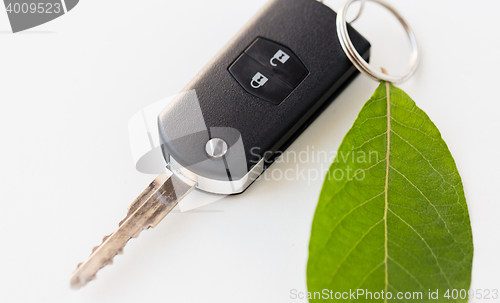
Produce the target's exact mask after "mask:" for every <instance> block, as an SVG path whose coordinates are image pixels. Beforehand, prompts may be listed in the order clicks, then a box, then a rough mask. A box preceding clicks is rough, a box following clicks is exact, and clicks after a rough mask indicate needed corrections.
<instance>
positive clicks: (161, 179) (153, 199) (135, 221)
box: [70, 174, 196, 289]
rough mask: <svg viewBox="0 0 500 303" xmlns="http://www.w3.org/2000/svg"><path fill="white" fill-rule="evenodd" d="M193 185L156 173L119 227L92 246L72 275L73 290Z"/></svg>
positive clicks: (89, 277)
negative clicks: (86, 256)
mask: <svg viewBox="0 0 500 303" xmlns="http://www.w3.org/2000/svg"><path fill="white" fill-rule="evenodd" d="M195 185H196V184H195V183H194V182H191V181H190V180H185V179H184V178H182V179H181V178H180V177H179V176H177V175H175V174H171V175H170V176H167V175H163V174H162V175H159V176H158V177H156V178H155V179H154V180H153V182H151V184H150V185H149V186H148V187H147V188H146V189H145V190H144V191H143V192H142V193H141V194H140V195H139V196H138V197H137V198H136V199H135V200H134V201H133V202H132V203H131V204H130V206H129V211H128V213H127V216H126V217H125V219H123V220H122V221H121V222H120V224H119V227H118V229H117V230H116V231H115V232H113V233H112V234H111V235H109V236H106V237H104V238H103V242H102V244H101V245H99V246H96V247H94V250H93V251H92V254H91V255H90V256H89V258H88V259H87V261H85V262H83V263H80V264H79V265H78V267H77V269H76V270H75V271H74V272H73V274H71V277H70V283H71V287H72V288H74V289H78V288H81V287H82V286H84V285H85V284H87V283H88V282H89V281H91V280H93V279H95V276H96V273H97V272H98V271H99V269H101V268H103V267H104V266H106V265H108V264H111V263H112V262H113V258H114V256H116V255H117V254H119V253H122V252H123V248H124V247H125V245H126V244H127V242H128V241H129V240H130V239H131V238H135V237H137V236H139V234H140V233H141V231H143V230H145V229H148V228H150V227H155V226H156V225H157V224H158V223H159V222H160V221H161V220H162V219H163V218H164V217H165V216H166V215H167V214H168V213H169V212H170V211H171V210H172V209H173V208H174V207H175V206H176V205H177V204H178V203H179V201H180V200H181V199H182V198H184V196H186V195H187V194H188V193H189V192H191V190H192V189H193V188H194V186H195Z"/></svg>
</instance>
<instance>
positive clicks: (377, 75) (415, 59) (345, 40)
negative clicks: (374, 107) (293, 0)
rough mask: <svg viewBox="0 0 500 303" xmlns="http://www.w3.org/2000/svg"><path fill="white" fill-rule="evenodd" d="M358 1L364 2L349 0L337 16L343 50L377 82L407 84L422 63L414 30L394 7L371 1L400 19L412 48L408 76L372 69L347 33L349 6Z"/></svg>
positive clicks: (357, 66)
mask: <svg viewBox="0 0 500 303" xmlns="http://www.w3.org/2000/svg"><path fill="white" fill-rule="evenodd" d="M356 1H363V0H347V1H346V2H345V3H344V5H342V7H341V8H340V10H339V12H338V14H337V35H338V37H339V40H340V45H341V46H342V49H343V50H344V52H345V53H346V55H347V57H348V58H349V60H351V62H352V63H353V64H354V66H356V68H357V69H358V70H359V71H360V72H362V73H363V74H365V75H366V76H368V77H370V78H372V79H374V80H376V81H386V82H391V83H394V84H398V83H403V82H405V81H406V80H408V79H409V78H410V77H411V76H412V75H413V74H414V73H415V71H416V70H417V66H418V63H419V61H420V55H419V50H418V44H417V40H416V39H415V34H414V33H413V31H412V29H411V28H410V26H409V25H408V23H406V21H405V20H404V19H403V17H402V16H401V15H400V14H399V13H398V12H397V11H396V10H395V9H394V8H393V7H392V6H390V5H389V4H387V3H385V2H383V1H381V0H369V1H371V2H375V3H378V4H380V5H382V6H383V7H385V8H386V9H387V10H389V11H390V12H391V13H392V14H393V15H394V16H395V17H396V18H397V19H398V21H399V22H400V23H401V25H402V26H403V28H404V29H405V31H406V34H407V36H408V39H409V40H410V44H411V48H412V52H411V58H410V69H409V70H408V72H407V73H406V75H404V76H390V75H387V74H383V73H381V72H379V71H377V70H375V69H374V68H372V67H371V65H370V64H368V62H366V61H365V59H363V57H361V56H360V54H359V53H358V52H357V51H356V49H355V48H354V45H353V44H352V41H351V38H350V37H349V33H348V32H347V25H346V24H347V23H346V14H347V10H348V9H349V6H351V4H353V3H354V2H356Z"/></svg>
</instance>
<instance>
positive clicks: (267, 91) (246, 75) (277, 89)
mask: <svg viewBox="0 0 500 303" xmlns="http://www.w3.org/2000/svg"><path fill="white" fill-rule="evenodd" d="M229 72H230V73H231V75H233V77H234V78H235V79H236V81H238V83H239V84H240V85H241V87H243V89H245V90H246V91H247V92H249V93H250V94H252V95H254V96H256V97H259V98H261V99H264V100H266V101H269V102H271V103H273V104H280V103H281V102H282V101H283V100H285V98H286V97H287V96H288V95H289V94H290V93H291V92H292V90H293V89H294V87H293V86H291V85H289V84H287V83H286V82H285V81H283V80H281V79H280V78H279V77H278V76H276V75H275V74H274V73H273V72H272V71H270V70H268V69H266V68H265V67H264V66H263V65H262V64H260V63H259V62H257V61H256V60H254V59H253V58H252V57H250V56H249V55H247V54H242V55H241V56H240V57H239V58H238V59H236V61H235V62H234V63H233V64H232V65H231V66H230V67H229Z"/></svg>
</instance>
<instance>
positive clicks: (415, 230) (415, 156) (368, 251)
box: [307, 82, 473, 302]
mask: <svg viewBox="0 0 500 303" xmlns="http://www.w3.org/2000/svg"><path fill="white" fill-rule="evenodd" d="M472 254H473V245H472V231H471V227H470V220H469V213H468V210H467V204H466V201H465V196H464V191H463V186H462V181H461V178H460V175H459V173H458V170H457V168H456V165H455V161H454V160H453V157H452V156H451V153H450V151H449V150H448V147H447V145H446V143H445V142H444V140H443V139H442V138H441V134H440V132H439V130H438V129H437V128H436V126H435V125H434V123H432V121H431V120H430V119H429V117H428V116H427V115H426V114H425V113H424V112H423V111H422V110H421V109H420V108H418V107H417V106H416V105H415V102H413V100H411V99H410V97H409V96H408V95H406V94H405V93H404V92H403V91H402V90H400V89H398V88H396V87H394V86H393V85H391V84H389V83H384V82H383V83H381V84H380V86H379V87H378V88H377V90H376V91H375V93H374V94H373V96H372V97H371V99H370V100H368V102H366V104H365V105H364V107H363V109H362V110H361V112H360V113H359V116H358V118H357V119H356V121H355V122H354V125H353V126H352V128H351V130H350V131H349V132H348V133H347V135H346V136H345V138H344V140H343V142H342V144H341V146H340V147H339V151H338V154H337V157H336V159H335V161H334V163H333V164H332V166H331V167H330V169H329V172H328V174H327V176H326V180H325V183H324V185H323V189H322V191H321V195H320V198H319V203H318V207H317V209H316V213H315V215H314V221H313V225H312V233H311V240H310V244H309V261H308V265H307V285H308V292H309V293H310V296H311V297H313V298H312V299H310V301H316V300H315V299H318V298H319V294H314V292H320V293H321V296H323V297H324V296H326V295H325V292H326V293H328V296H330V297H334V298H335V293H336V292H339V293H340V294H342V293H343V292H347V293H349V291H351V294H349V298H347V299H346V300H345V301H354V302H356V301H369V302H371V301H377V300H374V299H373V300H370V297H369V295H368V294H366V291H369V292H372V293H375V292H378V293H379V294H381V291H383V292H384V294H385V293H387V292H391V295H392V300H388V301H393V302H403V301H407V302H413V301H414V300H415V298H412V299H409V300H408V299H402V300H398V299H397V298H396V296H397V294H398V292H402V293H403V295H405V292H411V293H413V292H422V299H420V300H418V302H426V301H429V302H430V301H432V302H466V301H467V299H464V300H461V299H460V298H458V299H453V297H452V296H451V290H452V289H457V290H458V291H460V289H465V290H468V289H469V285H470V280H471V269H472ZM357 289H363V290H364V291H365V296H363V295H362V296H359V297H357V298H356V299H353V298H354V296H352V292H356V290H357ZM448 289H450V292H449V295H450V299H448V298H444V295H445V292H446V290H448ZM324 290H327V291H324ZM429 290H430V292H435V291H436V290H439V292H438V296H439V300H429ZM330 291H332V292H330ZM462 294H463V292H462ZM314 295H316V298H315V299H314ZM345 296H346V294H344V297H345ZM367 296H368V297H367ZM374 296H375V294H374ZM417 296H418V294H417ZM434 296H435V294H434ZM337 298H338V294H337ZM367 298H368V299H367ZM384 298H385V296H384ZM455 298H456V296H455ZM317 301H319V300H317ZM378 301H383V299H380V300H378Z"/></svg>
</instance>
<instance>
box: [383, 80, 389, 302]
mask: <svg viewBox="0 0 500 303" xmlns="http://www.w3.org/2000/svg"><path fill="white" fill-rule="evenodd" d="M390 91H391V87H390V84H389V82H385V92H386V100H387V131H386V134H387V147H386V152H385V164H386V165H385V186H384V193H385V194H384V196H385V209H384V226H385V240H384V248H385V258H384V264H385V292H386V293H387V288H388V286H389V270H388V263H387V259H388V258H389V250H388V243H387V242H388V239H389V237H388V236H387V211H388V209H389V199H388V192H389V169H390V152H391V96H390V95H391V93H390ZM384 302H387V297H386V298H385V299H384Z"/></svg>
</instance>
